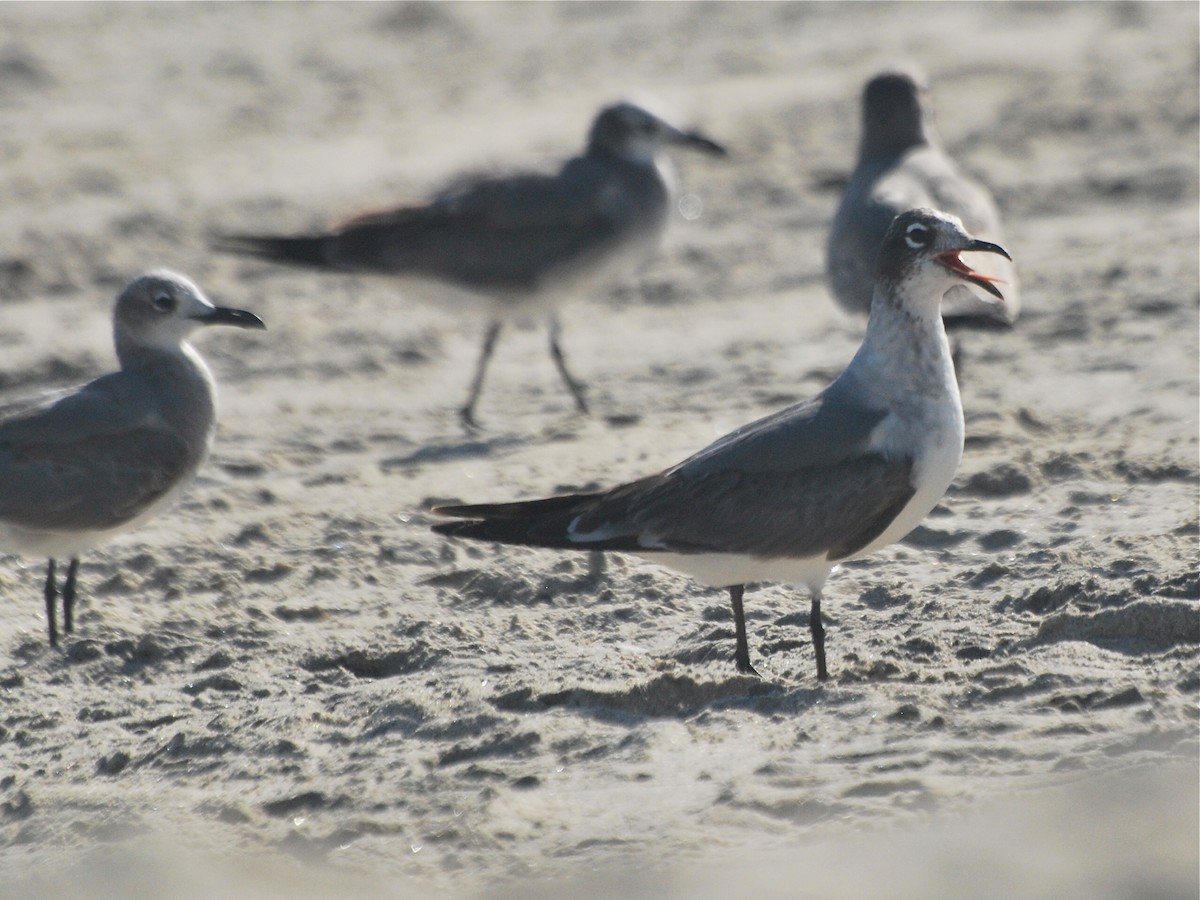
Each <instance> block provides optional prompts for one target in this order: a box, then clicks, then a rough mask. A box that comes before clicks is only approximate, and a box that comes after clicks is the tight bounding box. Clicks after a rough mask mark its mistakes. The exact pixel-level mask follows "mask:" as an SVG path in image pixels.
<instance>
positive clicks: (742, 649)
mask: <svg viewBox="0 0 1200 900" xmlns="http://www.w3.org/2000/svg"><path fill="white" fill-rule="evenodd" d="M745 592H746V586H745V585H744V584H734V585H730V587H729V602H730V603H732V604H733V628H734V631H736V632H737V650H736V651H734V655H733V659H734V662H736V663H737V668H738V671H739V672H743V673H745V674H746V675H758V670H757V669H755V668H754V666H752V665H750V643H749V641H747V640H746V613H745V611H744V610H743V609H742V595H743V594H745ZM759 677H762V676H759Z"/></svg>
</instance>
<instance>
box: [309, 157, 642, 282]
mask: <svg viewBox="0 0 1200 900" xmlns="http://www.w3.org/2000/svg"><path fill="white" fill-rule="evenodd" d="M655 187H656V185H655V184H653V183H651V182H647V184H646V185H642V186H638V185H632V186H631V184H630V183H628V181H627V180H626V181H622V180H620V179H618V178H615V177H614V172H613V171H611V166H609V165H607V164H605V163H603V162H601V161H598V160H592V159H587V158H578V159H574V160H572V161H571V162H570V163H568V164H567V165H566V166H565V167H564V168H563V170H562V172H560V173H559V174H557V175H552V176H546V175H519V176H512V177H507V178H491V179H486V180H483V181H475V182H472V183H467V184H464V185H463V186H461V187H458V188H454V189H452V190H450V191H447V192H445V193H444V194H442V195H441V196H439V197H438V198H437V199H435V200H434V201H433V202H432V203H430V204H429V205H427V206H420V207H407V208H403V209H398V210H393V211H389V212H382V213H375V214H368V215H365V216H359V217H356V218H355V219H352V220H350V221H349V222H346V223H343V225H341V226H340V227H339V228H338V229H337V232H336V234H335V236H334V237H333V238H331V242H330V244H329V245H328V246H327V249H326V253H327V259H328V261H329V263H330V264H331V265H335V266H338V267H341V268H346V269H366V270H373V271H380V272H393V273H394V272H410V273H414V274H421V275H425V276H428V277H433V278H438V279H441V280H444V281H448V282H451V283H454V284H458V285H460V286H462V287H465V288H475V289H481V290H485V289H486V290H495V289H497V288H500V289H503V288H509V289H513V290H533V289H536V288H537V287H539V286H540V283H541V281H542V279H544V278H545V277H546V276H548V275H549V274H551V273H553V272H554V271H555V270H556V269H558V268H560V267H563V266H570V265H578V264H583V263H586V262H587V261H588V260H590V259H592V258H593V257H596V256H599V255H602V254H603V253H605V252H606V251H607V250H609V249H610V248H611V247H612V246H613V245H614V244H616V243H618V242H619V241H620V240H621V239H622V236H623V235H625V234H627V233H628V232H629V231H630V229H631V228H632V227H634V226H636V225H637V224H638V220H639V217H640V216H641V215H642V212H641V209H640V207H639V203H640V202H641V201H640V199H639V196H638V193H639V191H644V190H653V189H654V188H655ZM658 190H659V191H660V192H661V191H662V189H661V187H658Z"/></svg>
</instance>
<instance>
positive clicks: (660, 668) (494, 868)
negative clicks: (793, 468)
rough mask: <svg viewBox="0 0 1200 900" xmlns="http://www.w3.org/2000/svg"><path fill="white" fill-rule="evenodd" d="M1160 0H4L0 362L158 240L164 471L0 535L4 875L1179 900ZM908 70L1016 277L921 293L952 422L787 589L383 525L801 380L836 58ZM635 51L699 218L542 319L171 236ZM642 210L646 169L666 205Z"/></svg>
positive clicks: (505, 134)
mask: <svg viewBox="0 0 1200 900" xmlns="http://www.w3.org/2000/svg"><path fill="white" fill-rule="evenodd" d="M1198 47H1200V37H1198V17H1197V12H1196V7H1195V5H1194V4H1188V3H1180V4H1140V3H1114V4H1098V5H1093V4H1057V5H1044V4H1026V5H1009V4H980V5H949V4H939V5H936V6H932V5H931V6H926V5H906V4H886V5H868V4H850V5H842V4H800V5H790V4H788V5H784V4H771V5H767V4H752V3H745V4H731V5H725V4H699V5H695V4H687V3H680V4H668V5H659V4H631V5H626V4H608V3H580V4H567V5H559V4H536V5H522V6H510V5H502V4H494V5H493V4H489V5H451V4H442V5H419V4H400V5H379V4H336V5H333V4H330V5H326V4H308V5H293V4H240V3H239V4H214V5H190V4H170V5H157V4H136V5H125V4H103V5H100V4H97V5H82V6H81V5H69V4H62V5H60V4H45V5H43V4H35V5H25V4H3V5H0V159H2V160H3V164H2V165H0V197H2V198H3V203H2V204H0V401H3V400H4V399H7V398H10V397H15V396H20V395H23V394H26V393H29V392H31V391H35V390H40V389H44V388H50V387H55V386H61V385H65V384H70V383H74V382H77V381H81V380H84V379H86V378H90V377H93V376H94V375H96V374H98V373H100V372H103V371H105V370H107V369H109V368H110V367H111V366H112V365H113V362H112V360H113V357H112V350H111V346H110V338H109V324H108V323H109V316H110V308H111V302H112V298H113V296H114V295H115V292H116V291H117V290H118V289H119V287H120V286H121V285H122V284H123V283H124V281H125V280H127V279H128V278H129V277H131V276H132V275H133V274H135V273H136V272H138V271H141V270H144V269H147V268H151V267H154V266H169V267H172V268H176V269H178V270H180V271H182V272H185V273H187V274H188V275H190V276H191V277H193V278H194V279H195V280H197V281H198V282H199V283H200V285H201V286H202V287H203V288H204V289H205V290H206V291H207V292H208V293H209V294H210V296H211V297H212V299H213V300H214V301H216V302H218V303H223V304H227V305H233V306H239V307H244V308H247V309H250V310H253V311H254V312H256V313H258V314H259V315H261V316H262V317H263V319H264V320H266V322H267V324H268V329H269V330H268V331H267V332H265V333H261V334H260V333H253V334H251V333H221V334H218V333H211V334H204V335H202V336H200V337H199V338H198V340H197V344H198V346H199V347H200V349H201V351H202V352H203V354H204V355H205V357H206V358H207V359H208V361H209V363H210V365H211V367H212V369H213V370H214V372H215V373H216V376H217V378H218V381H219V383H220V386H221V392H222V393H221V412H220V424H221V430H220V435H219V438H218V443H217V446H216V449H215V452H214V455H213V458H212V459H211V460H210V462H209V464H208V465H207V467H206V468H205V470H204V471H203V472H202V474H201V476H200V477H199V478H198V479H197V481H196V483H195V484H194V486H193V487H192V488H191V489H190V490H189V491H188V492H187V494H186V495H185V497H184V498H183V500H182V501H181V502H180V503H179V504H178V505H177V507H176V508H174V509H173V510H172V511H170V512H169V513H167V514H165V515H163V516H162V517H161V518H159V519H158V520H157V521H155V522H154V523H152V524H150V525H148V526H146V527H145V528H143V529H142V530H140V531H138V532H136V533H135V534H131V535H129V536H127V537H125V538H123V539H122V540H120V541H118V542H115V543H113V544H111V545H108V546H106V547H103V548H100V549H97V550H96V551H94V552H92V553H90V554H88V555H87V556H85V557H84V559H83V565H82V568H81V579H82V590H83V594H82V599H81V612H80V615H79V621H78V625H77V631H76V634H75V635H74V636H73V637H72V638H71V639H70V640H68V641H66V642H65V644H64V647H63V648H62V650H60V651H52V650H50V649H49V648H48V647H47V645H46V639H45V623H44V619H43V611H42V604H41V599H40V590H41V579H42V566H43V563H44V561H42V560H35V559H26V560H19V559H17V558H15V557H3V558H0V595H2V596H3V598H4V601H5V602H4V603H3V606H2V607H0V847H2V849H0V895H3V896H5V897H13V896H23V897H50V896H55V897H69V896H81V897H82V896H88V897H107V896H112V897H120V896H131V895H134V894H138V895H140V896H149V895H156V896H163V897H181V898H182V897H202V896H213V895H214V894H217V893H223V894H224V895H227V896H232V895H241V896H289V897H296V896H308V895H311V896H320V897H325V896H329V897H332V896H345V895H349V894H355V895H359V896H367V895H380V896H385V895H391V896H435V895H436V896H456V897H480V896H486V897H522V896H547V897H549V896H580V895H591V896H597V895H611V896H646V897H661V896H668V895H669V896H680V897H683V896H687V897H706V896H722V897H724V896H730V895H732V894H735V893H739V892H750V891H753V892H754V893H756V894H759V895H762V896H768V897H792V896H804V895H808V896H822V897H861V896H868V895H880V894H887V895H890V896H893V897H960V896H968V895H970V896H1045V897H1051V896H1053V897H1105V896H1106V897H1114V898H1115V897H1128V896H1158V897H1188V896H1191V897H1195V896H1196V894H1197V888H1198V884H1197V874H1196V873H1197V845H1198V841H1200V823H1198V812H1197V810H1198V803H1200V778H1198V776H1197V751H1196V747H1197V705H1198V704H1197V701H1198V699H1200V667H1198V665H1197V657H1198V653H1197V649H1198V643H1200V615H1198V612H1200V608H1198V606H1197V601H1198V599H1200V580H1198V575H1197V570H1198V557H1200V553H1198V544H1197V538H1198V524H1197V500H1198V495H1197V487H1198V482H1200V478H1198V475H1200V464H1198V449H1197V443H1198V442H1197V434H1198V430H1200V425H1198V412H1197V409H1198V395H1200V390H1198V384H1197V382H1198V376H1197V360H1198V358H1200V349H1198V333H1200V328H1198V309H1200V299H1198V285H1200V261H1198V260H1200V256H1198V250H1197V248H1198V246H1200V225H1198V221H1200V219H1198V214H1197V201H1198V191H1197V159H1198V158H1200V157H1198V154H1200V146H1198V137H1197V134H1198V124H1197V123H1198V108H1200V102H1198V97H1197V84H1198V70H1200V63H1198ZM896 62H907V63H913V64H916V65H919V66H921V67H922V68H924V69H925V71H926V72H927V73H928V75H929V77H930V80H931V82H932V85H933V96H934V102H935V106H936V110H937V121H938V125H939V129H940V132H941V134H942V137H943V139H944V141H945V143H946V145H947V147H948V148H949V149H950V151H951V152H952V153H953V154H954V155H955V156H956V157H957V158H958V159H959V160H960V162H961V163H962V164H963V166H964V168H965V169H966V170H967V171H969V172H971V173H973V174H975V175H976V176H978V177H980V178H982V179H983V180H984V181H986V183H988V184H989V185H990V187H991V188H992V190H993V191H994V192H995V194H996V197H997V199H998V202H999V204H1000V206H1001V208H1002V210H1003V213H1004V215H1005V218H1006V223H1007V229H1008V236H1007V245H1008V247H1009V249H1010V250H1011V252H1012V254H1013V256H1014V257H1015V258H1016V260H1017V262H1018V265H1019V267H1020V271H1021V276H1022V282H1023V290H1024V313H1023V315H1022V318H1021V319H1020V321H1019V323H1018V325H1017V327H1016V328H1015V329H1014V330H1012V331H1011V332H1009V333H999V332H988V333H969V334H966V335H965V336H964V337H963V338H962V354H963V360H964V365H963V373H962V380H963V395H964V396H963V400H964V406H965V408H966V417H967V433H968V436H967V446H966V452H965V455H964V459H963V463H962V467H961V469H960V472H959V475H958V477H957V479H956V481H955V483H954V486H953V487H952V489H951V490H950V492H949V493H948V495H947V496H946V498H945V500H944V501H943V502H942V504H940V505H939V507H938V508H937V509H936V510H935V511H934V512H933V513H932V514H931V515H930V516H929V518H928V519H927V520H926V522H925V523H924V525H923V526H922V527H920V528H919V529H918V530H917V531H916V532H915V533H914V534H913V535H912V536H911V537H910V538H909V539H908V540H907V541H905V542H904V543H903V544H901V545H898V546H895V547H891V548H888V549H887V550H885V551H882V552H880V553H878V554H876V555H875V556H873V557H872V558H870V559H868V560H865V561H862V562H859V563H855V564H852V565H848V566H845V567H844V568H843V570H841V571H840V572H837V573H835V575H834V577H833V578H832V579H831V580H830V582H829V585H828V587H827V592H826V603H825V608H826V617H827V627H828V630H829V637H828V652H829V661H830V668H831V672H832V679H831V680H830V681H829V682H828V683H827V684H823V685H819V684H818V683H817V682H816V681H815V679H814V674H813V661H812V656H811V648H810V647H809V645H808V641H807V634H806V629H805V621H806V615H807V598H805V597H804V596H802V595H801V594H799V593H798V592H797V591H795V590H793V589H791V588H788V587H787V586H782V585H764V586H761V587H758V588H756V589H754V590H752V591H750V592H749V593H748V594H747V615H748V620H749V630H750V641H751V652H752V654H753V657H754V660H755V663H756V665H757V666H758V668H759V671H760V672H762V674H763V678H762V680H761V681H758V680H753V679H748V678H744V677H740V676H738V675H737V674H736V672H735V671H734V668H733V665H732V662H731V658H732V652H733V628H732V622H731V621H730V618H731V617H730V614H729V611H728V606H727V599H726V597H725V595H724V594H723V593H722V592H719V591H714V590H704V589H701V588H699V587H697V586H696V585H695V584H694V583H692V582H690V581H689V580H687V579H686V578H683V577H681V576H677V575H674V574H672V573H670V572H667V571H665V570H662V569H659V568H657V567H655V566H653V565H651V564H649V563H646V562H642V561H638V560H634V559H629V558H621V557H616V556H610V557H608V558H606V559H604V560H603V561H600V560H592V559H590V558H589V557H587V556H583V555H580V556H576V557H571V556H564V555H557V554H554V553H550V552H539V551H533V550H522V549H514V548H493V547H490V546H488V545H468V544H465V543H451V542H447V541H444V540H442V539H439V538H437V537H435V536H434V535H432V534H430V532H429V531H428V523H429V521H430V517H429V515H428V513H427V512H426V510H427V508H428V505H429V503H430V501H431V500H435V499H461V500H464V501H484V500H502V499H513V498H521V497H535V496H540V495H545V494H548V493H551V492H554V491H561V490H566V489H577V488H585V487H589V486H601V485H608V484H614V483H617V482H619V481H622V480H626V479H629V478H633V477H637V476H640V475H643V474H648V473H649V472H652V471H655V470H657V469H658V468H661V467H663V466H666V465H669V464H671V463H674V462H676V461H677V460H679V459H681V458H682V457H683V456H685V455H686V454H688V453H690V452H692V451H694V450H696V449H698V448H699V447H701V446H703V445H704V444H705V443H707V442H708V441H710V440H711V439H713V438H714V437H716V436H718V435H719V434H722V433H724V432H726V431H728V430H730V429H732V428H734V427H736V426H738V425H740V424H742V423H744V422H746V421H749V420H750V419H752V418H754V417H756V416H759V415H763V414H766V413H768V412H770V411H772V410H774V409H778V408H781V407H782V406H784V405H786V404H787V403H789V402H793V401H795V400H798V399H801V398H803V397H805V396H808V395H810V394H811V393H813V392H815V391H817V390H819V389H820V388H821V387H822V386H823V385H824V384H825V383H826V382H827V381H828V380H829V378H831V377H832V376H833V375H834V374H836V373H837V372H838V371H839V370H840V369H841V367H842V366H844V365H845V363H846V362H847V361H848V360H849V358H850V356H851V355H852V353H853V351H854V349H855V347H856V345H857V343H858V340H859V339H860V337H861V333H862V322H860V321H858V320H855V319H852V318H850V317H848V316H846V315H844V314H843V313H841V312H840V311H838V310H837V309H836V308H835V307H834V304H833V303H832V302H831V300H830V299H829V296H828V294H827V292H826V289H825V286H824V284H823V278H822V259H823V245H824V240H825V235H826V233H827V229H828V227H829V222H830V219H831V217H832V214H833V210H834V208H835V206H836V204H837V199H838V194H837V188H836V185H837V182H838V179H839V178H840V177H844V176H845V175H846V174H847V173H848V171H849V169H850V167H851V166H852V163H853V148H854V145H855V141H856V137H857V111H856V98H857V94H858V91H859V88H860V86H861V84H862V82H863V80H864V79H865V78H866V77H868V76H869V75H870V74H872V73H873V72H874V71H876V70H877V69H878V68H879V67H881V66H884V65H889V64H893V63H896ZM637 92H645V93H649V94H650V95H653V96H654V97H656V98H658V99H659V100H660V101H661V102H663V103H665V104H667V105H668V106H669V107H670V108H673V109H675V110H677V111H678V113H679V115H680V116H681V117H682V118H683V119H684V120H686V121H689V122H692V123H694V124H696V125H699V126H701V127H703V128H704V129H705V130H706V131H707V132H709V133H711V134H712V135H713V136H714V137H716V138H718V139H719V140H722V141H723V142H725V143H727V144H728V146H729V148H730V150H731V151H732V153H731V157H730V158H729V159H728V160H726V161H721V160H715V159H709V158H702V157H696V156H685V155H677V162H678V164H679V169H680V178H681V181H682V184H683V186H684V190H685V191H687V192H689V193H691V194H694V195H695V197H696V198H698V199H699V200H700V201H701V204H702V210H703V211H702V214H701V215H699V216H698V217H694V218H691V219H685V218H683V217H682V216H679V217H677V218H676V220H675V221H674V222H673V223H672V227H671V230H670V233H669V237H668V241H667V244H666V246H665V247H664V249H663V251H662V253H661V254H660V255H659V256H658V257H657V258H656V259H655V260H654V261H653V262H652V263H651V264H650V265H649V266H647V267H646V268H645V269H644V270H642V271H641V272H640V273H638V274H637V275H636V276H635V277H632V278H630V279H629V280H628V281H627V282H626V283H624V284H623V285H621V286H620V287H619V288H617V289H615V290H613V291H611V292H609V293H608V294H605V295H602V296H593V297H586V298H579V299H578V301H577V302H575V303H573V304H571V305H569V306H567V307H566V308H565V310H564V312H563V322H564V338H563V341H564V346H565V349H566V352H567V353H568V356H569V359H570V361H571V363H572V365H573V367H574V369H575V371H576V373H577V374H578V375H579V376H580V377H581V378H583V379H584V380H586V381H587V382H588V384H589V385H590V390H591V395H590V396H591V400H592V403H593V407H594V415H593V416H591V417H587V418H584V417H580V416H577V415H574V414H573V413H572V404H571V400H570V397H569V396H568V395H567V394H566V393H565V391H564V390H563V389H562V386H561V384H560V383H559V382H558V380H557V376H556V374H555V372H554V370H553V367H552V365H551V363H550V360H549V358H548V356H547V354H546V352H545V333H544V331H543V330H541V329H539V328H531V329H528V330H524V331H521V330H517V331H514V332H512V333H510V334H507V335H506V338H505V339H504V340H502V342H501V344H500V345H499V349H498V350H497V354H496V358H495V361H494V368H493V371H492V373H491V376H490V379H489V383H488V384H487V386H486V388H485V391H484V394H483V397H482V400H481V401H480V406H479V410H478V415H479V418H480V420H481V423H482V425H483V430H482V431H481V433H480V434H478V435H474V436H471V435H465V434H464V433H463V431H462V429H461V427H460V426H459V424H458V422H457V419H456V415H455V412H454V410H455V408H456V407H457V405H458V404H460V403H461V402H462V399H463V398H464V397H465V393H466V387H467V382H468V380H469V377H470V369H471V365H472V363H473V361H474V356H475V354H476V352H477V349H478V343H479V340H480V335H481V333H482V328H483V324H484V323H483V322H482V321H481V320H480V319H479V318H478V317H477V316H474V315H471V314H470V311H469V310H466V309H452V308H445V309H440V308H436V307H432V306H428V305H422V304H416V303H412V302H409V301H408V300H406V298H405V297H404V296H402V295H401V293H400V292H399V291H398V290H397V288H396V287H395V285H392V284H389V283H388V282H387V281H386V280H381V279H358V278H351V277H319V276H315V275H312V274H308V273H302V272H294V271H287V270H284V269H281V268H276V267H271V266H268V265H265V264H260V263H256V262H249V261H244V260H239V259H235V258H229V257H221V256H217V255H214V254H213V253H212V252H211V251H210V250H209V249H208V237H209V235H210V234H211V233H212V232H214V231H217V230H235V229H253V230H261V231H289V230H303V229H306V228H309V227H312V226H315V225H317V224H319V223H322V222H326V221H329V220H332V219H336V218H338V217H339V216H341V215H343V214H345V213H347V212H350V211H352V210H354V209H357V208H360V207H363V206H372V205H379V204H383V203H388V202H399V201H403V200H411V199H419V198H420V197H422V196H424V195H426V194H428V193H429V192H431V191H433V190H435V189H436V188H437V187H438V186H440V185H441V184H442V183H444V182H445V181H446V180H447V179H449V178H451V177H453V176H454V175H456V174H458V173H460V172H462V171H464V170H473V169H480V168H488V167H501V168H507V167H513V166H526V165H535V166H544V167H548V166H550V165H552V164H553V163H554V161H555V160H557V159H560V158H562V157H564V156H567V155H569V154H571V153H573V152H576V151H577V149H578V148H579V147H580V146H581V144H582V140H583V135H584V133H585V131H586V128H587V126H588V123H589V121H590V118H591V116H592V114H593V112H594V110H595V109H596V108H597V107H598V106H599V105H601V104H602V103H605V102H608V101H610V100H612V99H615V98H618V97H622V96H629V95H634V94H636V93H637ZM695 208H696V207H695V204H694V203H692V205H691V209H692V210H693V211H694V210H695Z"/></svg>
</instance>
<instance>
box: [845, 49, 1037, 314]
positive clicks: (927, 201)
mask: <svg viewBox="0 0 1200 900" xmlns="http://www.w3.org/2000/svg"><path fill="white" fill-rule="evenodd" d="M918 207H931V208H933V209H938V210H942V211H943V212H947V213H950V214H951V215H955V216H957V217H958V218H959V219H961V220H962V223H963V225H964V227H965V228H966V229H967V230H968V231H969V232H970V233H971V234H973V235H975V236H976V237H977V238H981V239H984V240H988V241H1002V240H1003V237H1004V235H1003V229H1002V227H1001V224H1000V214H999V212H998V211H997V209H996V204H995V203H994V201H993V200H992V196H991V194H990V193H989V192H988V190H987V188H985V187H984V186H983V185H981V184H979V183H978V182H976V181H973V180H971V179H969V178H967V177H966V176H965V175H963V174H962V173H961V172H960V171H959V169H958V167H957V166H956V165H955V164H954V161H953V160H952V159H950V157H949V156H948V155H947V154H946V151H945V150H944V149H943V148H942V146H941V143H940V141H939V140H938V138H937V135H936V132H935V131H934V128H933V123H932V121H931V115H930V113H929V111H928V109H927V106H926V91H925V88H924V86H923V85H922V83H921V82H920V80H919V79H918V78H917V77H916V76H914V75H912V74H910V73H908V72H882V73H880V74H878V75H876V76H874V77H873V78H871V80H870V81H868V82H867V84H866V86H865V87H864V88H863V93H862V134H861V137H860V140H859V145H858V163H857V165H856V166H855V168H854V172H853V173H852V174H851V176H850V180H849V182H848V183H847V184H846V188H845V192H844V194H843V195H842V200H841V204H840V205H839V206H838V210H837V213H836V215H835V216H834V220H833V227H832V229H831V230H830V234H829V242H828V245H827V250H826V278H827V281H828V283H829V287H830V289H831V290H832V292H833V295H834V298H835V299H836V300H837V302H838V304H839V305H840V306H841V307H842V308H843V309H845V310H846V311H847V312H850V313H855V314H859V315H866V314H867V313H869V312H870V309H871V297H872V294H873V291H874V285H875V261H876V258H877V257H878V255H879V247H880V245H881V244H882V243H883V236H884V235H885V234H886V233H887V230H888V227H889V226H890V225H891V223H892V220H893V219H894V218H895V217H896V216H898V215H899V214H900V213H902V212H904V211H905V210H909V209H915V208H918ZM971 264H972V265H973V266H975V267H976V268H977V269H978V270H979V271H980V272H982V273H984V274H986V275H988V276H991V277H993V278H996V279H998V280H999V281H1001V282H1003V283H1004V284H1005V288H1004V301H1005V302H1004V304H1003V305H997V304H996V303H994V302H992V300H991V298H990V297H988V296H987V295H986V294H984V293H982V292H981V291H980V290H979V289H978V287H973V286H970V285H966V284H961V283H960V284H957V285H954V286H953V287H952V288H951V289H950V291H949V292H948V293H947V295H946V297H945V298H944V300H943V301H942V315H943V317H944V318H945V319H946V320H947V323H948V324H952V325H953V324H975V325H985V324H989V323H991V324H999V325H1011V324H1012V323H1013V322H1014V321H1016V318H1017V316H1018V315H1019V314H1020V312H1021V294H1020V287H1019V285H1018V283H1017V274H1016V269H1015V267H1014V266H1013V264H1012V262H1011V261H1010V260H1008V259H1005V258H1004V257H1000V256H988V257H983V258H979V259H978V260H972V261H971Z"/></svg>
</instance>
